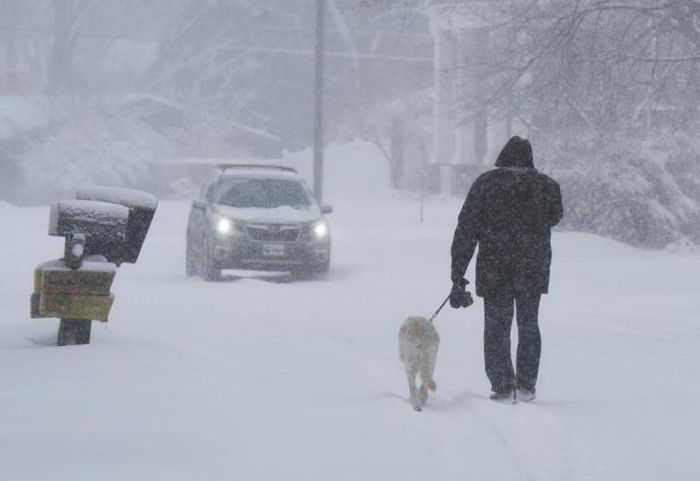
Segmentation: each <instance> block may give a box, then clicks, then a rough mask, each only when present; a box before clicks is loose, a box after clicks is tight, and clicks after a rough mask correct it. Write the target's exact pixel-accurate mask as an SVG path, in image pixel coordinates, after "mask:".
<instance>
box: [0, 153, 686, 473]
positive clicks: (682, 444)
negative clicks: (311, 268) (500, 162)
mask: <svg viewBox="0 0 700 481" xmlns="http://www.w3.org/2000/svg"><path fill="white" fill-rule="evenodd" d="M292 157H294V156H292ZM296 158H297V159H300V158H301V157H300V156H297V157H296ZM382 162H383V161H382V160H381V159H378V156H377V154H376V152H373V151H372V150H371V149H370V148H369V147H367V146H366V145H363V144H351V145H348V146H344V147H340V148H334V149H331V150H330V151H329V160H328V167H327V171H328V177H329V179H328V194H327V200H328V201H329V202H330V203H332V204H333V205H334V208H335V212H334V213H333V214H331V216H330V218H331V221H332V226H333V234H334V256H333V266H332V271H331V274H330V276H329V278H328V279H327V280H322V281H308V282H297V283H289V282H280V281H276V282H272V281H269V280H261V279H251V278H244V279H241V278H238V277H235V276H233V275H229V276H227V277H226V278H225V280H224V281H223V282H221V283H214V284H212V283H205V282H203V281H201V280H197V279H187V278H185V277H184V240H185V238H184V229H185V223H186V216H187V210H188V205H187V204H185V203H179V202H162V203H161V205H160V207H159V210H158V212H157V215H156V219H155V221H154V225H153V227H152V230H151V233H150V234H149V237H148V239H147V240H146V245H145V247H144V251H143V253H142V257H141V259H140V260H139V263H138V264H136V265H124V266H123V267H122V268H120V270H119V272H118V274H117V278H116V280H115V283H114V287H113V290H114V293H115V295H116V302H115V305H114V309H113V311H112V316H111V320H110V322H109V323H108V324H107V325H106V326H105V327H103V326H102V325H101V324H97V323H95V325H94V326H93V335H92V344H90V345H88V346H77V347H64V348H57V347H52V346H51V343H53V342H55V339H56V327H57V325H58V322H57V321H55V320H50V319H44V320H31V319H30V318H29V296H30V293H31V289H32V270H33V268H34V267H35V266H36V265H37V264H39V263H41V262H43V261H46V260H48V259H51V258H54V257H57V256H58V254H59V253H60V252H61V249H62V240H61V239H57V238H50V237H48V236H47V235H46V231H47V224H48V209H47V208H32V209H20V208H16V207H12V206H9V205H7V204H2V203H0V225H2V226H3V227H2V229H0V279H2V281H1V282H2V284H1V286H2V287H1V288H0V306H1V307H0V479H1V480H8V481H10V480H11V481H29V480H37V481H38V480H42V481H43V480H48V479H50V480H53V481H55V480H65V481H78V480H119V481H123V480H127V479H128V480H134V481H136V480H152V479H166V480H223V479H226V480H246V481H247V480H282V479H284V480H305V481H306V480H324V481H325V480H333V481H341V480H348V481H357V480H382V481H386V480H393V479H400V480H402V481H411V480H426V479H430V480H441V481H442V480H445V481H447V480H494V481H504V480H506V481H508V480H532V481H548V480H552V481H562V480H579V479H581V480H586V479H587V480H614V481H620V480H633V481H641V480H659V479H664V480H696V479H700V456H698V453H699V452H700V436H698V434H697V433H698V430H699V428H700V422H699V419H700V416H699V415H698V407H697V405H698V403H699V402H700V382H699V380H700V323H699V322H698V319H699V317H698V313H699V312H700V296H698V293H699V290H700V289H699V285H698V280H697V279H698V272H700V256H698V255H690V254H670V253H665V252H647V251H640V250H636V249H632V248H629V247H626V246H624V245H621V244H618V243H615V242H611V241H607V240H604V239H600V238H597V237H593V236H589V235H583V234H576V233H557V234H556V235H555V236H554V252H555V260H554V266H553V274H552V289H551V294H550V295H549V296H547V297H546V298H545V299H544V301H543V304H542V309H541V326H542V331H543V336H544V351H543V359H542V369H541V377H540V383H539V386H538V395H539V398H538V400H537V401H536V402H535V403H534V404H518V405H515V406H506V405H501V404H496V403H493V402H490V401H488V400H487V395H488V391H489V389H488V383H487V381H486V377H485V375H484V373H483V360H482V326H481V323H482V320H481V319H482V304H481V302H480V301H477V303H476V305H475V306H473V307H472V308H470V309H468V310H460V311H454V310H451V309H449V308H447V309H446V310H445V311H443V313H442V314H441V316H440V317H439V318H438V319H437V321H436V322H437V327H438V329H439V331H440V334H441V337H442V343H441V349H440V353H439V356H438V367H437V371H436V380H437V383H438V391H437V393H436V395H435V396H433V397H432V398H431V399H430V401H429V406H428V408H427V409H426V410H425V411H423V412H422V413H416V412H414V411H412V410H411V408H410V406H409V404H408V403H407V401H406V394H407V388H406V386H405V379H404V375H403V370H402V366H401V365H400V364H399V361H398V358H397V346H396V337H397V331H398V327H399V324H400V323H401V321H402V320H403V319H404V318H405V317H406V316H408V315H417V314H427V315H429V314H431V313H432V311H433V310H434V309H435V308H436V307H437V305H438V304H439V303H440V302H441V301H442V300H443V299H444V297H445V295H446V294H447V292H448V291H449V287H450V285H449V245H450V241H451V236H452V230H453V228H454V221H455V218H456V214H457V212H458V210H459V208H460V207H461V201H460V200H459V199H431V200H429V202H428V204H427V206H426V222H425V223H423V224H421V223H419V222H418V212H419V211H418V203H417V200H416V199H414V198H411V197H410V196H406V195H398V194H393V193H392V192H391V191H390V189H389V188H388V187H387V183H388V182H387V180H386V179H387V178H388V175H387V174H386V169H385V165H384V163H382ZM472 269H473V267H472ZM470 274H471V273H470ZM471 278H473V276H471Z"/></svg>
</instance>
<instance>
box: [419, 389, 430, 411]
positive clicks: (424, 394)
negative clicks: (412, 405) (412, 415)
mask: <svg viewBox="0 0 700 481" xmlns="http://www.w3.org/2000/svg"><path fill="white" fill-rule="evenodd" d="M418 402H419V403H420V405H421V407H425V405H426V404H427V403H428V388H427V387H425V384H421V387H420V390H419V392H418Z"/></svg>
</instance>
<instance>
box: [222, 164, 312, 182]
mask: <svg viewBox="0 0 700 481" xmlns="http://www.w3.org/2000/svg"><path fill="white" fill-rule="evenodd" d="M221 176H222V177H265V178H286V179H300V178H301V176H300V175H299V174H298V173H297V172H296V171H295V170H294V169H290V168H286V167H274V166H255V165H246V166H239V167H234V168H225V169H222V171H221Z"/></svg>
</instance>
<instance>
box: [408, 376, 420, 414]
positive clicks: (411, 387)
mask: <svg viewBox="0 0 700 481" xmlns="http://www.w3.org/2000/svg"><path fill="white" fill-rule="evenodd" d="M417 374H418V372H417V370H415V369H411V368H410V367H408V366H407V367H406V378H407V379H408V395H409V399H410V401H411V406H413V409H414V410H416V411H420V410H421V405H420V399H418V388H417V387H416V375H417Z"/></svg>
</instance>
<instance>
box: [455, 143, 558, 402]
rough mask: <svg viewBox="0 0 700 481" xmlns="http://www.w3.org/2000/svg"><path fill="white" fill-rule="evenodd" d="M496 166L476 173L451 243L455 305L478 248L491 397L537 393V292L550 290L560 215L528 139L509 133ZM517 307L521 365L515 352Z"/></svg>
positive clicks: (553, 188) (552, 185)
mask: <svg viewBox="0 0 700 481" xmlns="http://www.w3.org/2000/svg"><path fill="white" fill-rule="evenodd" d="M496 167H497V168H496V169H494V170H491V171H489V172H486V173H485V174H483V175H481V176H480V177H478V178H477V179H476V180H475V181H474V184H473V185H472V186H471V189H470V190H469V194H468V195H467V198H466V200H465V202H464V206H463V207H462V210H461V212H460V214H459V219H458V222H457V228H456V229H455V234H454V240H453V242H452V274H451V279H452V284H453V286H452V291H451V293H450V305H451V306H452V307H454V308H458V307H463V306H466V305H467V304H468V302H467V301H466V299H465V298H466V297H467V296H468V294H467V292H466V285H467V284H468V281H467V280H466V279H464V275H465V272H466V270H467V267H468V266H469V262H470V261H471V259H472V256H473V255H474V251H475V249H476V247H477V244H478V246H479V253H478V256H477V261H476V295H477V296H479V297H483V299H484V359H485V367H486V375H487V376H488V379H489V381H490V382H491V390H492V391H493V392H492V394H491V396H490V398H491V399H493V400H497V401H510V400H512V401H513V402H515V400H516V399H520V400H523V401H531V400H533V399H534V398H535V384H536V383H537V374H538V371H539V364H540V352H541V337H540V330H539V325H538V312H539V304H540V296H541V295H542V294H545V293H547V292H548V288H549V267H550V264H551V260H552V248H551V242H550V239H551V229H552V227H554V226H555V225H557V224H558V223H559V221H560V220H561V218H562V215H563V207H562V199H561V191H560V188H559V184H557V183H556V182H555V181H554V180H552V179H551V178H549V177H548V176H546V175H544V174H542V173H541V172H539V171H537V170H536V169H535V167H534V164H533V158H532V147H531V145H530V142H529V141H528V140H527V139H522V138H520V137H517V136H516V137H513V138H511V139H510V140H509V141H508V142H507V143H506V145H505V147H504V148H503V150H502V151H501V153H500V154H499V155H498V159H497V161H496ZM514 310H515V311H517V316H516V319H517V326H518V349H517V355H516V370H515V372H514V370H513V362H512V360H511V352H510V331H511V325H512V323H513V313H514Z"/></svg>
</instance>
